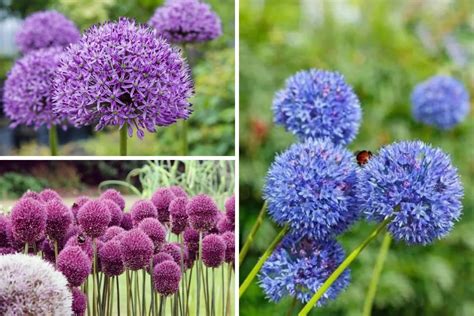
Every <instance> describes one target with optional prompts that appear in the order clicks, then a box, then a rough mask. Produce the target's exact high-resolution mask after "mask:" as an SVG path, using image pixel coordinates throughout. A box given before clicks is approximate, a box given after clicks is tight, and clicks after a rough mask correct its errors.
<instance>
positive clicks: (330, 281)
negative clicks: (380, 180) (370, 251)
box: [298, 217, 392, 316]
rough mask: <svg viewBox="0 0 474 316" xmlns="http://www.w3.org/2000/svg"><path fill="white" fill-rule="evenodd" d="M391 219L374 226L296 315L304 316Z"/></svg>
mask: <svg viewBox="0 0 474 316" xmlns="http://www.w3.org/2000/svg"><path fill="white" fill-rule="evenodd" d="M391 220H392V218H391V217H388V218H386V219H385V220H384V221H383V222H382V223H380V224H379V226H377V228H375V230H374V231H373V232H372V233H370V235H369V236H368V237H367V238H366V239H365V240H364V241H363V242H362V243H361V244H360V245H359V246H357V248H355V249H354V250H353V251H352V252H351V253H350V254H349V255H348V256H347V258H346V259H344V261H343V262H342V263H341V264H340V265H339V267H337V269H336V270H334V272H333V273H332V274H331V275H330V276H329V278H328V279H327V280H326V282H324V283H323V285H322V286H321V287H320V288H319V290H318V291H317V292H316V294H314V295H313V297H312V298H311V300H310V301H309V302H308V303H306V305H305V306H304V307H303V309H302V310H301V311H300V312H299V314H298V316H305V315H308V313H309V312H310V311H311V309H312V308H313V306H314V305H316V303H317V302H318V301H319V299H320V298H321V296H323V294H324V293H325V292H326V291H327V290H328V289H329V287H330V286H331V285H332V284H333V283H334V282H335V281H336V280H337V278H338V277H339V276H340V275H341V274H342V273H343V272H344V270H346V268H347V267H348V266H349V265H350V264H351V263H352V262H353V261H354V260H355V259H356V258H357V257H358V256H359V254H360V253H361V252H362V250H364V248H365V247H366V246H367V245H368V244H369V243H370V242H371V241H372V240H374V239H375V237H377V235H378V234H379V233H380V232H381V231H382V230H384V229H385V226H387V224H388V223H390V221H391Z"/></svg>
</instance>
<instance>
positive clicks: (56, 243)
mask: <svg viewBox="0 0 474 316" xmlns="http://www.w3.org/2000/svg"><path fill="white" fill-rule="evenodd" d="M57 259H58V241H57V240H55V241H54V263H56V260H57Z"/></svg>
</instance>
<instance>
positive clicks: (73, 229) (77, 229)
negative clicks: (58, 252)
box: [64, 225, 84, 242]
mask: <svg viewBox="0 0 474 316" xmlns="http://www.w3.org/2000/svg"><path fill="white" fill-rule="evenodd" d="M82 233H84V232H83V231H82V228H81V226H79V225H71V226H69V228H68V229H67V231H66V235H64V242H67V241H68V240H69V238H71V237H72V236H76V237H77V235H79V234H82Z"/></svg>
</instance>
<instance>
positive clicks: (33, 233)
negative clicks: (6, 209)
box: [11, 198, 46, 244]
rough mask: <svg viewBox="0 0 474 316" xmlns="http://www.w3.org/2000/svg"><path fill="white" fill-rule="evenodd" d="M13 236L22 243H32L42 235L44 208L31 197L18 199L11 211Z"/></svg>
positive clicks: (44, 225)
mask: <svg viewBox="0 0 474 316" xmlns="http://www.w3.org/2000/svg"><path fill="white" fill-rule="evenodd" d="M11 225H12V233H13V237H14V238H15V239H17V240H19V241H21V242H23V243H28V244H33V243H34V242H36V241H39V240H41V239H42V238H43V237H44V232H45V229H46V210H45V207H44V205H42V204H40V203H39V202H37V201H35V200H33V199H29V198H26V199H21V200H19V201H18V202H17V203H16V204H15V206H13V209H12V211H11Z"/></svg>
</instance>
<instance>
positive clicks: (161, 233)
mask: <svg viewBox="0 0 474 316" xmlns="http://www.w3.org/2000/svg"><path fill="white" fill-rule="evenodd" d="M138 228H140V229H141V230H142V231H143V232H144V233H145V234H147V235H148V237H150V239H151V241H153V244H154V245H155V249H161V246H162V245H163V244H164V243H165V242H166V228H165V227H164V226H163V224H161V223H160V221H159V220H157V219H156V218H151V217H148V218H145V219H143V220H142V221H141V222H140V223H139V224H138Z"/></svg>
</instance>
